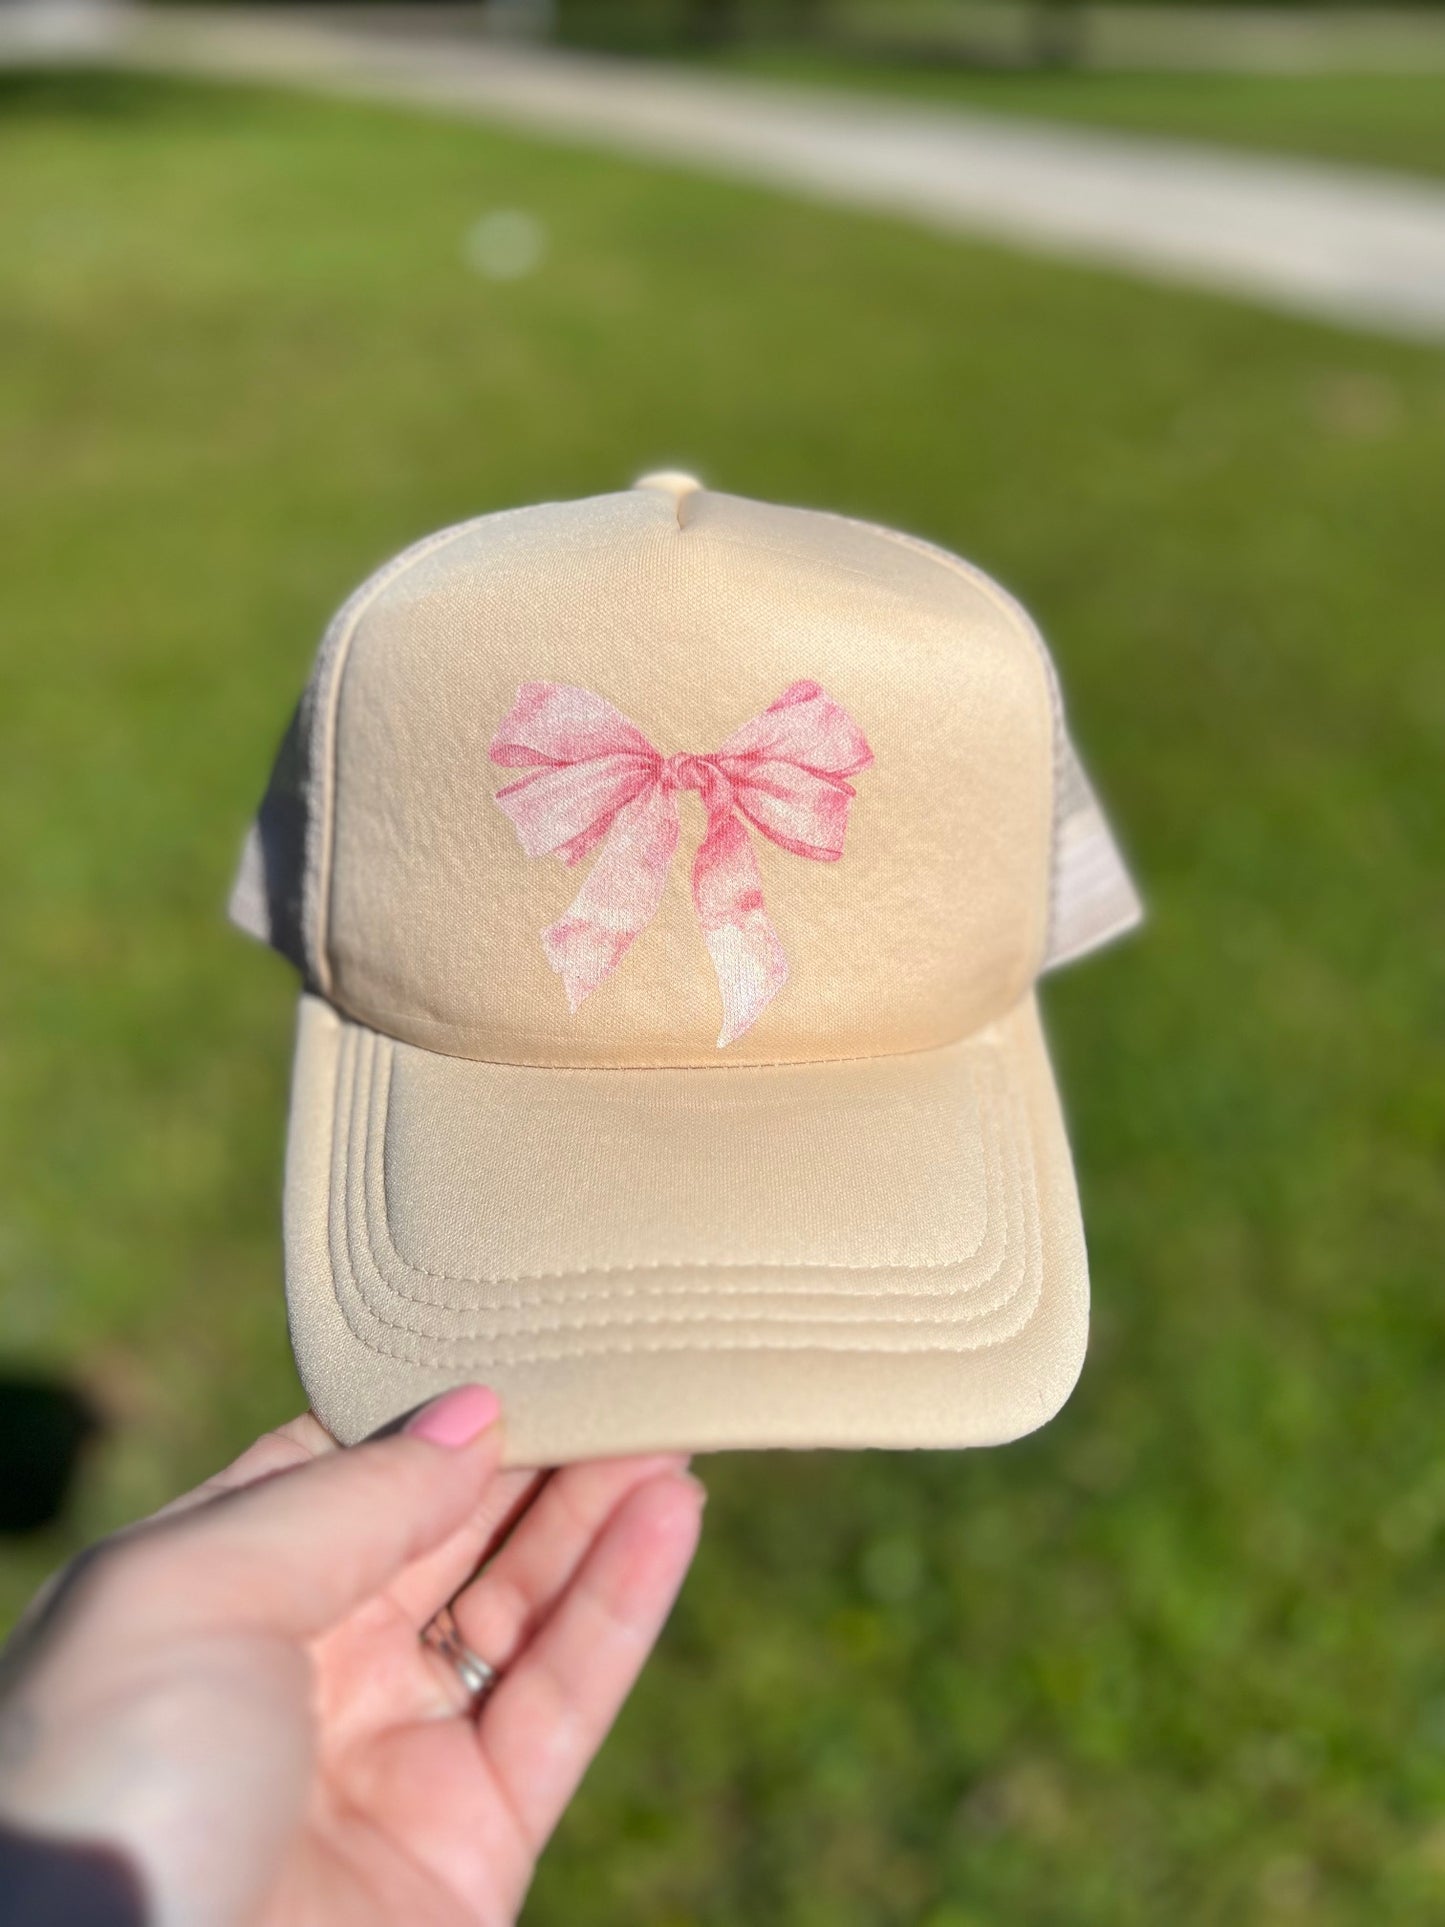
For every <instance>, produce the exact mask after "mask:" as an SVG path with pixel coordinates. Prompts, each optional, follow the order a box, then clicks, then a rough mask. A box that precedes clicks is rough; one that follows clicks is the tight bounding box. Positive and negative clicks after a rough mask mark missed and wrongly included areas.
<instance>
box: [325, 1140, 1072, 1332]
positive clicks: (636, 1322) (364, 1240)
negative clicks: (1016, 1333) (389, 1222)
mask: <svg viewBox="0 0 1445 1927" xmlns="http://www.w3.org/2000/svg"><path fill="white" fill-rule="evenodd" d="M334 1128H335V1125H334V1123H333V1130H334ZM1010 1142H1011V1144H1012V1146H1013V1148H1014V1149H1015V1151H1016V1152H1017V1149H1018V1144H1019V1140H1018V1139H1016V1138H1013V1137H1012V1134H1010ZM351 1151H352V1147H351V1145H350V1144H349V1143H348V1145H347V1155H348V1157H350V1155H351ZM335 1167H336V1157H335V1154H334V1151H333V1158H332V1160H331V1170H332V1177H331V1180H330V1182H329V1185H328V1191H329V1194H330V1195H329V1203H328V1219H329V1220H330V1219H331V1218H332V1217H333V1214H334V1211H335V1209H336V1206H337V1204H338V1202H339V1203H340V1205H341V1208H342V1210H343V1212H344V1214H345V1220H346V1224H347V1226H348V1227H354V1229H355V1230H356V1233H357V1239H358V1243H359V1246H360V1248H361V1250H362V1251H363V1253H364V1255H365V1257H366V1259H367V1260H368V1262H369V1263H370V1265H371V1267H372V1269H373V1271H374V1272H375V1274H376V1278H377V1280H378V1282H379V1283H380V1285H381V1286H382V1288H383V1289H385V1290H387V1291H389V1292H390V1293H391V1295H392V1296H393V1297H401V1296H403V1294H401V1293H399V1292H397V1291H396V1290H395V1288H394V1287H393V1286H391V1285H390V1283H389V1281H388V1280H387V1279H386V1277H385V1274H384V1273H382V1272H381V1270H380V1267H379V1266H378V1265H377V1262H376V1254H375V1251H374V1248H373V1245H372V1241H371V1234H370V1225H369V1221H368V1220H367V1219H366V1217H365V1216H364V1215H363V1216H362V1217H361V1218H360V1219H359V1220H358V1219H356V1218H355V1217H354V1216H353V1213H352V1211H351V1199H350V1192H349V1190H348V1188H347V1187H346V1186H345V1185H338V1184H337V1183H336V1175H335ZM1025 1172H1027V1174H1028V1182H1025ZM1012 1188H1013V1190H1014V1193H1015V1197H1016V1200H1017V1204H1018V1206H1019V1208H1020V1209H1024V1208H1026V1200H1027V1198H1028V1196H1029V1195H1030V1194H1032V1196H1033V1198H1034V1203H1035V1217H1037V1199H1038V1193H1037V1176H1036V1173H1034V1171H1033V1166H1032V1160H1031V1158H1023V1159H1017V1160H1016V1162H1015V1174H1014V1185H1013V1187H1012ZM1024 1223H1025V1227H1026V1242H1027V1238H1028V1236H1029V1233H1028V1231H1027V1226H1028V1223H1029V1220H1028V1219H1027V1217H1025V1219H1024ZM1002 1231H1003V1247H1002V1251H1001V1253H1000V1257H999V1262H998V1264H997V1265H996V1266H995V1268H994V1271H993V1272H992V1273H991V1274H990V1276H989V1279H988V1280H978V1281H975V1283H974V1284H973V1285H972V1287H971V1288H970V1289H971V1290H972V1291H973V1292H977V1290H978V1289H979V1288H980V1286H981V1285H982V1284H984V1283H987V1282H991V1280H992V1279H993V1278H996V1277H997V1276H998V1273H999V1272H1000V1271H1001V1270H1002V1268H1003V1265H1004V1264H1005V1263H1006V1262H1007V1259H1008V1255H1009V1251H1010V1249H1011V1244H1010V1240H1009V1237H1008V1214H1007V1211H1005V1216H1004V1220H1003V1226H1002ZM1036 1234H1037V1226H1035V1235H1036ZM328 1243H329V1244H330V1245H331V1246H332V1250H333V1265H334V1266H335V1267H336V1271H337V1273H338V1276H339V1278H341V1279H344V1281H345V1282H346V1283H347V1284H349V1285H350V1287H351V1289H352V1291H353V1292H355V1293H356V1294H357V1296H358V1297H359V1298H360V1300H361V1302H362V1306H363V1308H364V1310H365V1313H366V1315H367V1316H368V1317H369V1318H370V1319H371V1320H372V1321H373V1322H374V1323H376V1324H378V1325H380V1326H381V1327H382V1328H383V1329H386V1330H390V1331H394V1332H398V1333H405V1334H406V1335H407V1336H408V1337H409V1338H410V1339H412V1340H413V1341H414V1343H415V1344H416V1345H418V1346H419V1345H421V1344H423V1343H425V1342H426V1334H425V1333H424V1332H419V1331H418V1330H417V1328H416V1327H415V1326H414V1325H408V1324H405V1323H401V1322H398V1321H397V1320H396V1319H393V1318H388V1317H387V1316H386V1314H385V1313H384V1312H383V1311H381V1310H379V1309H378V1308H377V1307H376V1306H375V1305H374V1304H372V1303H371V1302H370V1300H369V1299H368V1295H367V1290H366V1286H365V1285H364V1283H363V1282H362V1280H361V1278H360V1277H359V1276H358V1275H357V1270H356V1264H355V1260H354V1257H353V1255H352V1240H351V1237H350V1235H349V1234H348V1233H346V1232H343V1234H342V1237H341V1239H340V1240H339V1241H338V1240H337V1238H336V1236H335V1226H334V1223H333V1225H332V1230H331V1233H330V1234H329V1236H328ZM343 1251H344V1252H345V1253H346V1262H345V1264H344V1265H340V1264H338V1263H337V1260H338V1259H339V1257H340V1254H341V1253H342V1252H343ZM398 1255H399V1254H398ZM403 1262H404V1261H403ZM1027 1263H1028V1254H1027V1252H1026V1253H1025V1264H1026V1266H1027ZM691 1268H692V1269H705V1268H706V1267H705V1266H695V1267H691ZM767 1268H768V1267H758V1269H767ZM885 1269H893V1270H906V1269H910V1267H906V1266H898V1267H886V1268H885ZM570 1275H571V1276H573V1277H586V1276H588V1275H589V1273H588V1272H586V1271H583V1272H577V1273H572V1274H570ZM457 1282H481V1281H477V1280H466V1281H464V1280H458V1281H457ZM1036 1285H1037V1281H1036ZM1024 1288H1025V1285H1024V1281H1022V1280H1021V1281H1020V1283H1019V1284H1018V1285H1017V1286H1015V1287H1014V1289H1013V1290H1011V1291H1010V1292H1009V1294H1008V1296H1007V1297H1005V1298H1002V1299H995V1300H994V1301H993V1302H992V1303H991V1304H989V1305H987V1306H984V1307H982V1308H980V1309H977V1310H973V1311H957V1310H955V1311H954V1312H952V1314H951V1315H950V1316H949V1317H948V1318H947V1319H939V1318H935V1319H933V1320H931V1321H930V1323H931V1326H932V1328H933V1329H934V1330H938V1329H941V1328H944V1327H948V1328H951V1329H955V1330H956V1329H957V1328H958V1327H959V1326H960V1325H962V1326H967V1325H969V1324H977V1323H978V1322H979V1321H980V1320H982V1319H985V1318H988V1317H993V1316H996V1315H997V1314H999V1313H1000V1312H1004V1311H1006V1310H1007V1309H1008V1307H1009V1306H1010V1305H1011V1304H1012V1303H1013V1301H1014V1300H1015V1299H1016V1298H1017V1297H1018V1295H1019V1292H1020V1290H1022V1289H1024ZM713 1289H714V1290H715V1292H716V1291H721V1290H723V1289H724V1288H722V1287H715V1288H713ZM765 1291H766V1288H761V1289H760V1294H759V1295H763V1294H764V1293H765ZM651 1295H656V1294H654V1293H651V1292H647V1291H639V1289H638V1288H637V1287H630V1288H628V1287H624V1288H622V1289H621V1290H614V1291H612V1292H611V1293H601V1294H592V1296H593V1297H594V1298H595V1297H611V1298H612V1299H614V1300H617V1301H623V1300H626V1299H629V1298H635V1297H638V1296H651ZM734 1295H737V1294H736V1293H735V1294H734ZM887 1295H888V1294H884V1296H887ZM899 1295H900V1294H896V1293H895V1294H892V1296H893V1297H895V1298H896V1297H898V1296H899ZM952 1295H953V1296H955V1297H956V1296H958V1295H959V1294H952ZM1037 1295H1038V1293H1037V1289H1036V1293H1035V1296H1037ZM336 1296H337V1300H338V1304H339V1305H340V1309H341V1311H342V1315H343V1317H344V1318H345V1320H346V1323H347V1325H348V1327H349V1329H350V1330H351V1331H352V1332H353V1335H354V1336H355V1337H356V1338H357V1340H358V1342H360V1343H362V1344H366V1345H368V1346H369V1348H370V1349H373V1350H378V1351H382V1352H385V1353H387V1354H388V1355H393V1356H395V1355H399V1354H397V1353H396V1352H395V1350H394V1348H390V1347H384V1346H377V1345H375V1344H373V1343H372V1341H370V1340H368V1339H366V1338H365V1337H364V1336H363V1335H362V1333H361V1331H360V1330H359V1329H358V1326H357V1323H356V1321H355V1318H354V1317H353V1315H352V1313H351V1310H350V1309H349V1308H348V1307H347V1305H346V1304H345V1303H344V1302H343V1301H342V1299H341V1295H340V1293H339V1292H338V1293H337V1294H336ZM574 1296H575V1294H574ZM911 1296H912V1297H913V1301H914V1303H915V1304H916V1303H917V1295H916V1294H911ZM559 1300H561V1301H562V1302H565V1297H564V1295H561V1294H559ZM410 1302H413V1303H416V1302H419V1301H417V1300H415V1299H412V1300H411V1301H410ZM933 1302H934V1303H935V1304H936V1303H938V1302H939V1301H938V1299H937V1298H936V1297H935V1298H934V1300H933ZM426 1308H427V1309H430V1310H436V1311H440V1312H443V1313H445V1312H446V1311H448V1310H449V1308H448V1307H446V1306H439V1305H436V1304H435V1302H434V1301H433V1302H431V1303H430V1304H428V1305H427V1306H426ZM534 1308H535V1305H534V1304H532V1303H531V1302H523V1303H520V1304H518V1305H516V1306H514V1307H512V1308H510V1309H512V1310H514V1311H525V1310H528V1309H534ZM767 1322H774V1323H776V1324H778V1325H780V1326H781V1325H786V1324H795V1325H797V1324H806V1323H808V1322H809V1315H808V1314H807V1313H799V1312H797V1311H788V1312H780V1311H775V1312H772V1313H769V1312H766V1311H761V1312H759V1311H754V1312H745V1313H741V1314H733V1315H731V1316H719V1315H718V1314H716V1313H714V1312H708V1311H706V1310H701V1311H698V1312H697V1313H695V1314H693V1315H691V1316H687V1315H684V1314H679V1313H676V1312H672V1313H668V1312H662V1313H658V1314H655V1315H652V1316H638V1315H622V1316H617V1317H613V1318H603V1319H593V1320H590V1321H588V1322H586V1323H581V1324H568V1323H567V1322H566V1321H564V1320H553V1321H550V1322H549V1323H547V1324H546V1325H544V1326H542V1327H540V1329H543V1330H550V1331H556V1332H567V1331H570V1332H572V1333H574V1334H576V1335H577V1336H578V1337H579V1338H580V1337H583V1336H585V1335H587V1334H594V1333H598V1332H606V1331H608V1330H615V1329H618V1328H627V1327H646V1326H649V1325H650V1326H662V1325H667V1324H672V1325H684V1324H685V1325H692V1326H694V1327H698V1326H706V1325H708V1324H711V1325H712V1326H713V1327H715V1328H716V1327H717V1326H719V1325H724V1326H725V1325H727V1324H734V1325H744V1324H748V1323H752V1324H758V1323H767ZM814 1322H816V1323H817V1324H818V1325H819V1326H826V1325H827V1324H828V1323H829V1322H830V1320H829V1319H828V1318H826V1317H825V1318H819V1319H816V1320H815V1321H814ZM831 1322H833V1323H834V1324H835V1325H847V1324H848V1323H850V1322H851V1323H852V1325H853V1327H854V1329H856V1330H859V1331H866V1330H870V1329H871V1330H873V1331H875V1332H876V1331H878V1330H880V1329H887V1328H893V1329H897V1328H900V1327H907V1326H911V1325H914V1324H916V1323H917V1322H918V1314H917V1313H916V1312H911V1313H907V1314H899V1315H898V1316H897V1317H895V1318H892V1319H887V1318H879V1317H876V1316H875V1317H871V1318H860V1319H856V1320H853V1321H848V1320H846V1319H839V1318H836V1317H835V1318H834V1319H833V1320H832V1321H831ZM536 1329H538V1327H536V1326H534V1327H533V1328H532V1332H535V1330H536ZM532 1332H529V1331H527V1330H522V1331H519V1332H515V1333H510V1334H509V1333H507V1332H506V1331H504V1330H502V1329H501V1328H500V1327H498V1326H497V1325H495V1324H487V1325H483V1326H469V1327H468V1328H467V1329H466V1330H464V1331H453V1332H452V1333H451V1334H450V1337H451V1339H452V1340H453V1341H456V1340H461V1341H463V1342H467V1343H471V1344H476V1343H479V1342H490V1343H497V1342H500V1343H502V1344H504V1345H505V1344H507V1343H508V1342H509V1340H520V1339H525V1338H527V1337H528V1336H530V1335H532ZM759 1342H760V1343H762V1344H766V1342H767V1341H759ZM986 1342H988V1343H992V1342H1001V1341H992V1340H990V1341H986ZM840 1349H852V1348H851V1347H840ZM914 1349H929V1348H923V1347H919V1348H914ZM955 1349H961V1350H977V1349H981V1347H980V1346H971V1347H970V1346H965V1347H961V1348H955ZM510 1356H511V1361H512V1362H521V1361H520V1360H519V1359H518V1357H517V1355H516V1354H515V1353H513V1354H511V1355H510Z"/></svg>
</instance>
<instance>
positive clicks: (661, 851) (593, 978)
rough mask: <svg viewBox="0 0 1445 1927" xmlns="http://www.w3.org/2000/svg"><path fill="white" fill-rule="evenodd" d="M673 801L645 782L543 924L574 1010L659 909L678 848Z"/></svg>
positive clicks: (544, 936) (667, 793)
mask: <svg viewBox="0 0 1445 1927" xmlns="http://www.w3.org/2000/svg"><path fill="white" fill-rule="evenodd" d="M677 837H678V818H677V803H676V801H675V799H674V797H673V795H672V793H671V792H670V791H669V790H667V789H665V788H664V787H663V785H662V784H661V783H657V782H654V783H650V784H649V785H648V787H647V788H646V789H645V790H644V791H643V792H642V794H641V795H640V796H638V797H635V798H634V799H633V801H632V802H630V803H628V804H626V805H624V807H623V808H622V809H620V810H619V811H618V812H617V815H616V816H615V817H614V818H613V820H612V827H611V828H610V829H609V830H608V832H607V835H606V837H605V838H604V839H603V843H602V847H601V849H600V850H599V852H598V855H597V861H596V862H595V863H594V864H593V865H592V868H591V870H590V871H589V872H588V874H587V881H586V882H585V883H584V884H583V885H582V888H581V889H580V890H579V891H578V892H577V894H576V896H575V897H574V898H573V899H572V901H571V903H570V904H569V905H568V906H567V909H566V910H565V911H564V912H563V914H562V915H561V916H560V917H559V918H558V919H557V921H556V922H555V923H554V924H552V925H550V926H549V928H547V929H546V930H544V931H543V932H542V944H543V948H544V949H545V950H546V952H547V961H548V963H550V964H551V966H552V968H553V969H554V970H555V971H556V972H557V974H558V976H559V977H560V978H561V979H562V983H563V987H564V988H565V990H566V992H567V1002H568V1004H569V1006H570V1007H571V1009H572V1010H574V1011H575V1010H576V1009H577V1008H578V1006H579V1005H580V1004H581V1002H582V1000H583V998H584V997H588V996H590V995H591V993H592V992H593V991H594V990H595V989H596V988H597V986H598V985H599V984H600V983H601V982H602V980H603V978H604V977H606V976H607V975H608V974H609V972H611V971H613V970H615V969H616V967H617V965H618V964H619V963H620V962H621V961H622V959H623V958H624V957H625V956H626V954H627V952H628V950H629V949H630V948H631V945H632V943H633V940H634V939H635V938H636V937H638V936H640V935H641V933H642V932H643V931H644V930H645V929H646V928H647V926H648V924H650V923H651V922H652V919H653V918H654V917H655V916H656V914H657V907H658V905H659V904H660V903H661V901H662V892H663V886H664V885H665V884H666V882H667V871H668V866H669V864H670V863H671V862H672V859H673V855H674V853H675V852H676V850H677Z"/></svg>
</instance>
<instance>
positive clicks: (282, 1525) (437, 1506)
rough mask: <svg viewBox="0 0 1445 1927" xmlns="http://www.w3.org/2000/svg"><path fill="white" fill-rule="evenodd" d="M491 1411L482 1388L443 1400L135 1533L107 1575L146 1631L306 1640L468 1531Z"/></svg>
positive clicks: (496, 1433)
mask: <svg viewBox="0 0 1445 1927" xmlns="http://www.w3.org/2000/svg"><path fill="white" fill-rule="evenodd" d="M500 1410H501V1408H500V1406H499V1404H498V1400H497V1396H496V1394H495V1392H492V1391H491V1390H489V1389H488V1388H487V1387H486V1386H484V1385H461V1386H458V1387H457V1388H456V1389H455V1390H454V1391H450V1392H444V1393H443V1394H442V1396H441V1397H440V1398H437V1399H433V1400H432V1402H431V1403H430V1404H429V1405H424V1406H422V1408H421V1409H420V1411H418V1412H415V1413H413V1415H412V1416H411V1418H409V1419H408V1420H407V1422H406V1424H405V1426H404V1427H403V1428H402V1430H401V1431H400V1432H397V1433H395V1434H393V1435H391V1436H388V1437H385V1438H378V1439H371V1440H368V1441H367V1442H366V1443H365V1444H362V1445H358V1446H353V1447H351V1448H349V1449H348V1450H345V1451H338V1452H329V1453H326V1454H324V1455H323V1456H322V1457H320V1458H317V1459H314V1460H312V1461H311V1462H310V1463H309V1464H306V1465H301V1466H297V1467H295V1468H294V1469H292V1470H289V1471H285V1472H278V1473H276V1474H275V1475H274V1476H273V1477H271V1478H267V1479H261V1480H259V1481H257V1483H255V1484H254V1485H248V1486H244V1487H242V1488H241V1489H240V1490H239V1491H235V1492H228V1493H224V1494H223V1495H222V1496H221V1497H219V1498H216V1499H213V1500H211V1501H209V1502H208V1503H207V1504H204V1505H201V1506H198V1507H196V1508H195V1509H194V1510H193V1511H189V1512H185V1513H181V1514H180V1515H178V1516H176V1517H174V1518H172V1519H164V1520H162V1521H161V1522H160V1523H159V1524H158V1525H156V1526H155V1527H153V1528H151V1529H148V1530H146V1531H143V1532H141V1533H139V1534H137V1535H136V1537H135V1538H134V1539H133V1540H132V1541H131V1542H130V1543H129V1545H128V1546H127V1547H126V1548H125V1550H124V1552H123V1553H121V1554H120V1555H119V1557H118V1561H117V1570H116V1572H115V1574H114V1578H115V1579H116V1580H120V1579H122V1577H124V1579H125V1580H126V1581H128V1584H127V1586H126V1591H127V1592H128V1593H130V1594H131V1596H132V1597H134V1598H135V1599H136V1601H137V1603H138V1605H139V1606H140V1608H141V1609H142V1610H143V1611H144V1612H145V1614H146V1616H147V1618H148V1620H149V1621H150V1624H151V1626H152V1629H154V1628H155V1626H156V1622H157V1621H158V1620H163V1621H164V1623H165V1626H166V1629H167V1630H168V1631H170V1632H172V1633H186V1632H214V1631H228V1632H229V1631H256V1632H267V1633H272V1634H276V1635H278V1636H280V1637H283V1638H293V1639H306V1638H310V1637H313V1636H314V1635H316V1634H318V1633H321V1632H324V1631H325V1630H326V1628H327V1627H329V1626H332V1625H335V1624H336V1622H337V1621H338V1620H340V1619H343V1618H345V1616H346V1615H347V1614H348V1613H349V1612H352V1611H354V1610H355V1608H356V1607H358V1606H360V1605H361V1604H363V1603H364V1601H366V1600H367V1599H369V1598H371V1597H372V1596H373V1595H374V1594H376V1593H378V1592H380V1591H381V1590H382V1589H383V1588H384V1587H385V1586H387V1585H389V1584H390V1582H391V1581H392V1580H393V1579H394V1578H395V1577H396V1575H397V1574H398V1573H399V1572H400V1571H401V1570H402V1568H403V1567H405V1566H407V1565H409V1564H410V1563H411V1562H412V1560H414V1559H418V1558H420V1557H421V1556H422V1554H423V1553H427V1552H430V1551H432V1550H433V1549H434V1548H435V1547H437V1546H439V1545H440V1544H441V1543H442V1541H443V1540H444V1539H446V1538H448V1537H449V1536H450V1535H451V1534H452V1533H453V1532H455V1531H456V1530H457V1528H458V1527H459V1526H461V1525H462V1524H463V1523H464V1522H465V1521H466V1519H467V1517H468V1515H469V1514H470V1513H471V1512H472V1511H473V1509H474V1508H475V1506H476V1504H477V1501H478V1499H479V1497H480V1496H481V1493H482V1491H483V1489H484V1488H485V1487H486V1486H487V1484H488V1483H489V1482H490V1481H491V1479H492V1478H493V1476H494V1475H495V1473H496V1471H497V1467H498V1464H499V1462H500V1459H501V1452H502V1439H501V1432H502V1428H501V1424H500V1422H499V1419H500ZM112 1603H113V1607H114V1604H115V1603H117V1602H114V1601H113V1602H112Z"/></svg>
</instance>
